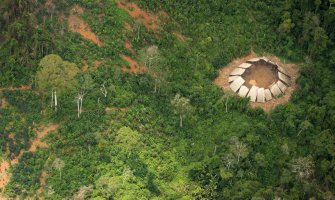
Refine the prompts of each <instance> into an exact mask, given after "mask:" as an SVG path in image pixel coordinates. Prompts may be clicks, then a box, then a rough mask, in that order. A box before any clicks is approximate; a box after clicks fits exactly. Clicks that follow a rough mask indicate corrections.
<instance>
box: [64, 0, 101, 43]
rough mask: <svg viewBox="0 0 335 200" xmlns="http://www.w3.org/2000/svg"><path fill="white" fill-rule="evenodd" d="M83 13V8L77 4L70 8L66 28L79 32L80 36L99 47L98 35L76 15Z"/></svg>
mask: <svg viewBox="0 0 335 200" xmlns="http://www.w3.org/2000/svg"><path fill="white" fill-rule="evenodd" d="M83 13H84V9H83V8H82V7H80V6H78V5H75V6H74V7H73V8H72V9H71V10H70V16H69V19H68V28H69V29H70V30H71V31H73V32H76V33H79V34H80V35H81V36H82V37H84V38H85V39H87V40H90V41H92V42H94V43H95V44H97V45H98V46H99V47H101V46H102V42H101V41H100V39H99V38H98V36H97V35H96V34H95V33H93V32H92V30H91V28H90V27H89V26H88V24H87V23H86V22H85V21H84V20H82V19H81V18H79V17H78V15H81V14H83Z"/></svg>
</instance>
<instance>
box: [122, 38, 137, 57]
mask: <svg viewBox="0 0 335 200" xmlns="http://www.w3.org/2000/svg"><path fill="white" fill-rule="evenodd" d="M124 46H125V47H126V49H128V50H129V51H130V52H131V53H132V54H134V55H136V52H135V50H134V49H133V45H132V44H131V43H130V42H129V41H128V40H127V41H126V42H125V43H124Z"/></svg>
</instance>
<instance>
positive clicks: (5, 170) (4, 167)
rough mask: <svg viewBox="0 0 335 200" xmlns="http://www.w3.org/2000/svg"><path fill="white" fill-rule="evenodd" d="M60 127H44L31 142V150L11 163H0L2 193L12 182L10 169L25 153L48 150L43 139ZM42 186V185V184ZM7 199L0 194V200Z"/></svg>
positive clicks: (0, 187) (55, 125)
mask: <svg viewBox="0 0 335 200" xmlns="http://www.w3.org/2000/svg"><path fill="white" fill-rule="evenodd" d="M58 127H59V125H58V124H50V125H48V126H44V127H42V129H41V130H40V131H39V130H36V133H37V136H36V138H35V139H34V140H33V141H31V145H30V148H29V149H28V150H27V151H21V152H20V154H19V155H18V156H16V157H15V158H13V159H12V160H11V161H10V162H9V161H6V160H2V161H1V163H0V191H3V189H4V188H5V187H6V185H7V184H8V182H9V180H10V176H11V175H10V174H9V168H10V165H14V164H17V163H18V161H19V158H20V157H21V156H22V154H23V153H25V152H35V151H36V149H37V147H40V148H46V147H48V145H47V144H46V143H45V142H42V141H41V139H42V138H43V137H45V136H46V135H47V134H48V133H49V132H50V131H55V130H57V129H58ZM41 176H42V175H41ZM41 184H42V183H41ZM5 199H7V198H6V197H3V196H1V194H0V200H5Z"/></svg>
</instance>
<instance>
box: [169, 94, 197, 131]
mask: <svg viewBox="0 0 335 200" xmlns="http://www.w3.org/2000/svg"><path fill="white" fill-rule="evenodd" d="M171 105H172V107H173V112H174V113H175V114H177V115H179V120H180V121H179V125H180V127H183V119H184V118H185V117H186V116H188V115H189V114H191V112H192V111H193V107H192V106H191V104H190V100H189V99H187V98H185V97H182V96H181V95H180V94H176V96H175V97H174V99H172V100H171Z"/></svg>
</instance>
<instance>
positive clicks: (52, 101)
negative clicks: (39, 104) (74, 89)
mask: <svg viewBox="0 0 335 200" xmlns="http://www.w3.org/2000/svg"><path fill="white" fill-rule="evenodd" d="M53 103H54V91H53V90H52V91H51V106H50V108H52V106H53Z"/></svg>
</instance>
